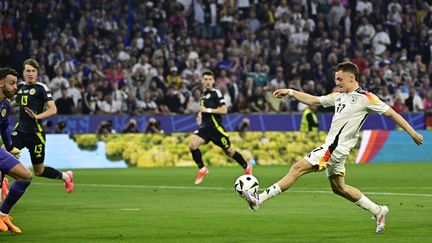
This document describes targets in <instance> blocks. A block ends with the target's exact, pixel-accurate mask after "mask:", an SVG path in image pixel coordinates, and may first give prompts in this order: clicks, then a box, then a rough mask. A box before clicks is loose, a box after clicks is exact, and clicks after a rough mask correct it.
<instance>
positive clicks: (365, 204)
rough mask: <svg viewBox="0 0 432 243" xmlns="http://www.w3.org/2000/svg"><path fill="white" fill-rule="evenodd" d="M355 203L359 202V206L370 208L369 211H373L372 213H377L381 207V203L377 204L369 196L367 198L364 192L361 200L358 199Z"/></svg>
mask: <svg viewBox="0 0 432 243" xmlns="http://www.w3.org/2000/svg"><path fill="white" fill-rule="evenodd" d="M355 204H357V205H358V206H360V207H362V208H363V209H366V210H368V211H369V212H371V213H372V215H377V214H378V213H379V212H380V210H381V208H380V206H379V205H377V204H376V203H374V202H372V201H371V200H370V199H369V198H367V197H366V196H365V195H363V194H362V197H361V198H360V200H358V201H357V202H355Z"/></svg>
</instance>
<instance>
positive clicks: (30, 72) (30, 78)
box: [24, 64, 38, 84]
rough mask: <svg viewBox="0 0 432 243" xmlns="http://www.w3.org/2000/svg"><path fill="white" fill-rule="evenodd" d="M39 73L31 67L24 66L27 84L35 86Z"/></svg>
mask: <svg viewBox="0 0 432 243" xmlns="http://www.w3.org/2000/svg"><path fill="white" fill-rule="evenodd" d="M37 75H38V71H37V69H36V68H34V67H33V66H31V65H28V64H26V65H25V66H24V80H25V81H26V83H30V84H34V83H36V82H37Z"/></svg>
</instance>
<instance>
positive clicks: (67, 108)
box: [55, 88, 76, 115]
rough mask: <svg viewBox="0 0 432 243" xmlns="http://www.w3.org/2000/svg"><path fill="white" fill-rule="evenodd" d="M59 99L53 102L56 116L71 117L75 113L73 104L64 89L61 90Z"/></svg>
mask: <svg viewBox="0 0 432 243" xmlns="http://www.w3.org/2000/svg"><path fill="white" fill-rule="evenodd" d="M61 94H62V95H61V97H60V98H58V99H56V100H55V104H56V106H57V114H59V115H72V114H75V113H76V109H75V103H74V101H73V99H72V98H71V97H69V96H68V90H67V89H66V88H62V89H61Z"/></svg>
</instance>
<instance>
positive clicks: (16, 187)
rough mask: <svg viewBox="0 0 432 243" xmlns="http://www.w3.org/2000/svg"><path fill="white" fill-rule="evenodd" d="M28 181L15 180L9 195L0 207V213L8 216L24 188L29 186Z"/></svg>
mask: <svg viewBox="0 0 432 243" xmlns="http://www.w3.org/2000/svg"><path fill="white" fill-rule="evenodd" d="M30 182H31V181H30V180H16V181H14V183H13V184H12V186H11V188H10V189H9V194H8V195H7V196H6V198H5V200H4V201H3V203H2V205H1V206H0V212H2V213H4V214H9V212H10V210H11V208H12V207H13V205H15V203H16V202H17V201H18V200H19V199H20V198H21V196H22V195H23V194H24V192H25V190H26V188H27V187H28V186H29V185H30Z"/></svg>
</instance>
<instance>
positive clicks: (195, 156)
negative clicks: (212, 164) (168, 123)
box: [191, 149, 204, 169]
mask: <svg viewBox="0 0 432 243" xmlns="http://www.w3.org/2000/svg"><path fill="white" fill-rule="evenodd" d="M191 153H192V158H193V160H194V161H195V163H196V164H197V165H198V168H200V169H201V168H203V167H204V162H203V160H202V155H201V150H200V149H195V150H191Z"/></svg>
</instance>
